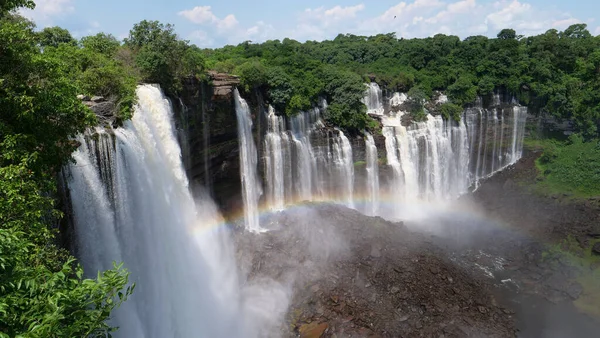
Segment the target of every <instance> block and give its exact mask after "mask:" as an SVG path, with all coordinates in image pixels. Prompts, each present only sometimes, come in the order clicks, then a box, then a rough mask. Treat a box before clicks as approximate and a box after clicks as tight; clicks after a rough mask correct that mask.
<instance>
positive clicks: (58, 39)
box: [38, 27, 76, 48]
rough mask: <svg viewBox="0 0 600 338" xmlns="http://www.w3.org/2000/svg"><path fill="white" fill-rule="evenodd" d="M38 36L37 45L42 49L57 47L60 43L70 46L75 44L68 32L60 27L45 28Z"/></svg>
mask: <svg viewBox="0 0 600 338" xmlns="http://www.w3.org/2000/svg"><path fill="white" fill-rule="evenodd" d="M38 34H39V38H38V39H39V44H40V46H42V48H44V47H48V46H52V47H58V45H59V44H61V43H66V44H72V45H74V44H75V43H76V41H75V39H73V37H72V36H71V33H69V31H68V30H66V29H64V28H60V27H46V28H44V29H43V30H42V31H41V32H39V33H38Z"/></svg>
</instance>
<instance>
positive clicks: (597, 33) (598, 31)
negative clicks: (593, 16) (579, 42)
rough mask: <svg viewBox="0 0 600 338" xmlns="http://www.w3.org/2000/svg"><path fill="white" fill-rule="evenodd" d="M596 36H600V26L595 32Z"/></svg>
mask: <svg viewBox="0 0 600 338" xmlns="http://www.w3.org/2000/svg"><path fill="white" fill-rule="evenodd" d="M594 35H600V26H598V27H596V30H595V31H594Z"/></svg>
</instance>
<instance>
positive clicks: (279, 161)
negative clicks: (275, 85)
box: [263, 104, 354, 210]
mask: <svg viewBox="0 0 600 338" xmlns="http://www.w3.org/2000/svg"><path fill="white" fill-rule="evenodd" d="M325 106H326V104H323V107H325ZM321 109H322V108H314V109H312V110H310V111H307V112H301V113H299V114H298V115H295V116H293V117H290V118H287V119H286V118H285V117H283V116H279V115H277V114H276V112H275V110H274V109H273V108H272V107H269V109H268V114H267V121H268V130H267V133H266V135H265V141H264V145H265V146H264V153H263V163H264V166H265V167H264V171H265V191H266V202H267V205H268V206H269V207H270V208H271V209H273V210H281V209H282V208H283V207H284V205H285V204H287V203H292V202H294V201H305V200H308V201H310V200H318V199H322V198H332V199H334V200H335V201H337V202H339V203H343V204H344V205H347V206H349V207H352V206H353V195H354V162H353V156H352V146H351V144H350V140H349V139H348V138H347V137H346V135H344V133H343V132H341V131H339V130H338V131H335V132H333V133H332V132H329V133H328V132H325V131H324V130H323V127H324V125H323V122H322V121H321V117H320V116H321ZM286 122H287V126H288V128H287V130H286V128H285V126H286ZM317 132H318V135H315V133H317ZM313 137H316V138H317V139H319V140H320V141H321V142H319V143H318V144H313V142H312V141H311V138H313Z"/></svg>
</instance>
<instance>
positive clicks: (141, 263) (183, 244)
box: [65, 85, 248, 337]
mask: <svg viewBox="0 0 600 338" xmlns="http://www.w3.org/2000/svg"><path fill="white" fill-rule="evenodd" d="M136 94H137V97H138V103H137V104H136V106H135V114H134V115H133V119H132V120H131V121H126V122H125V123H124V127H123V128H119V129H116V130H114V134H113V132H112V131H107V130H105V129H100V128H99V129H97V130H95V131H92V132H93V134H91V135H90V134H86V135H80V136H79V137H78V141H79V142H80V143H81V146H80V147H79V149H78V150H77V151H75V153H74V154H73V156H74V158H75V160H76V163H75V164H71V165H69V166H68V167H66V168H65V170H66V171H67V173H66V176H67V185H68V189H69V191H70V196H71V199H72V201H71V203H72V207H73V216H74V223H75V224H74V226H75V235H76V241H77V243H76V251H77V255H78V257H79V258H80V262H81V263H82V265H83V267H84V270H85V271H86V274H87V275H88V276H90V277H95V276H96V274H97V271H101V270H105V269H108V268H111V267H112V262H113V261H123V262H124V264H125V266H126V267H127V268H128V269H129V270H130V272H131V275H130V280H131V281H132V282H135V283H136V289H135V292H134V293H133V295H132V296H131V298H130V299H129V300H128V301H127V302H125V303H124V304H123V306H122V307H121V308H119V309H117V310H115V312H114V313H113V319H111V321H113V323H111V324H113V325H115V326H119V327H120V329H119V330H118V331H117V332H116V333H114V334H113V335H114V336H115V337H199V336H204V337H241V336H248V334H247V331H246V328H245V327H244V325H245V322H244V320H242V319H243V318H242V319H241V318H240V317H242V316H241V315H240V314H241V310H242V309H241V307H242V306H241V303H240V299H241V297H240V295H239V293H240V291H239V285H240V283H239V281H238V277H237V273H236V271H237V269H236V266H235V261H234V257H233V249H232V247H231V245H230V243H229V238H228V237H227V236H228V235H227V233H226V232H225V231H214V230H213V229H212V228H211V227H212V226H214V225H216V224H218V223H220V222H221V219H220V216H219V215H218V213H217V212H216V208H215V206H214V205H212V204H211V203H210V201H208V200H206V201H202V202H201V203H199V204H198V205H196V203H195V202H194V200H193V199H192V196H191V194H190V191H189V189H188V180H187V177H186V174H185V170H184V166H183V163H182V161H181V148H180V147H179V145H178V143H177V139H176V134H175V129H174V126H173V121H172V119H173V117H172V109H171V106H170V103H169V101H168V100H167V99H166V98H165V96H164V95H163V94H162V92H161V91H160V89H159V88H158V87H155V86H152V85H143V86H139V87H138V88H137V91H136Z"/></svg>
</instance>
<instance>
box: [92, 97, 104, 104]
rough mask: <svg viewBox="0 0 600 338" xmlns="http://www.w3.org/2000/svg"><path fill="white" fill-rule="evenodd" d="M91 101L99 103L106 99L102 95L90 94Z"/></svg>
mask: <svg viewBox="0 0 600 338" xmlns="http://www.w3.org/2000/svg"><path fill="white" fill-rule="evenodd" d="M91 101H92V102H95V103H100V102H104V101H106V99H105V98H104V96H92V99H91Z"/></svg>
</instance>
